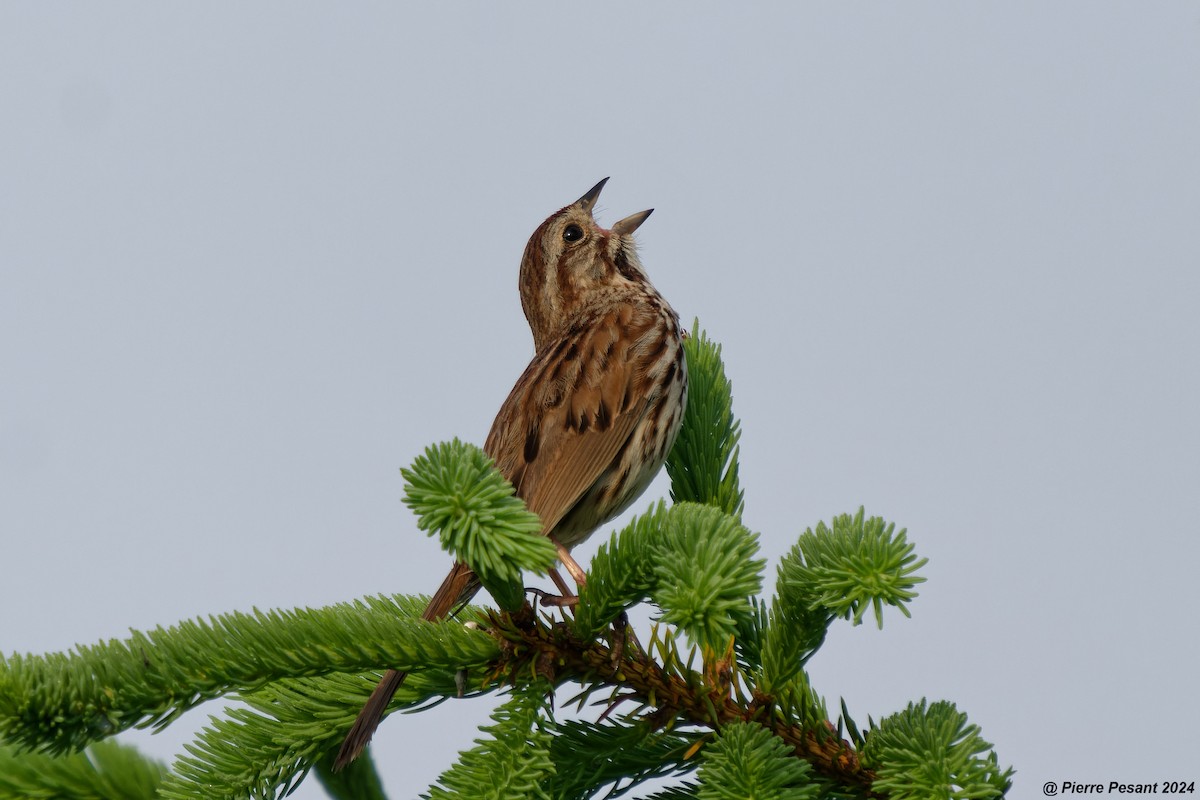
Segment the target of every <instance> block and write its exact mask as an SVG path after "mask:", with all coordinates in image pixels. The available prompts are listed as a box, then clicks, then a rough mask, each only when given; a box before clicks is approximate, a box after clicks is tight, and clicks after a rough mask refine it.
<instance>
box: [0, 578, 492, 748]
mask: <svg viewBox="0 0 1200 800" xmlns="http://www.w3.org/2000/svg"><path fill="white" fill-rule="evenodd" d="M425 602H426V601H425V599H424V598H420V597H417V598H412V597H396V598H385V597H377V598H368V599H367V600H365V601H362V602H359V603H355V604H353V605H351V604H339V605H335V606H331V607H328V608H322V609H294V610H292V611H270V612H262V611H254V612H253V613H251V614H244V613H231V614H222V615H219V616H214V617H210V618H208V619H207V620H205V619H197V620H187V621H185V622H182V623H180V624H178V625H175V626H172V627H170V628H162V627H159V628H156V629H154V630H153V631H149V632H141V631H133V632H132V635H131V636H130V637H129V638H128V639H124V640H115V639H114V640H111V641H108V642H102V643H100V644H96V645H90V646H79V647H76V648H75V650H74V651H73V652H70V653H50V654H48V655H44V656H33V655H20V654H17V655H13V656H10V657H8V658H7V659H4V660H3V661H0V738H2V739H3V740H4V741H7V742H9V743H10V744H16V745H19V746H22V747H25V748H28V749H34V750H39V751H43V752H47V753H51V754H59V753H66V752H70V751H73V750H78V749H81V748H82V747H84V746H86V745H88V744H90V743H92V742H95V741H99V740H101V739H104V738H106V737H108V736H111V735H113V734H116V733H118V732H120V731H122V730H127V729H129V728H133V727H137V728H145V727H149V726H155V727H159V728H161V727H164V726H166V725H167V724H169V723H170V722H171V721H172V720H174V719H176V718H177V717H178V716H179V715H181V714H182V713H183V712H184V711H186V710H188V709H190V708H193V707H195V706H196V705H199V704H200V703H202V702H204V701H206V700H210V699H213V698H216V697H220V696H221V695H224V694H226V693H228V692H230V691H233V690H241V691H252V690H254V689H257V688H261V687H263V686H266V685H267V684H269V683H271V682H273V681H278V680H280V679H283V678H294V677H302V676H313V675H323V674H327V673H331V672H357V671H360V670H364V669H370V668H372V667H375V666H376V665H378V664H392V665H395V666H396V667H397V668H400V669H418V668H422V667H430V666H434V667H436V666H442V667H445V668H449V669H458V668H459V667H466V666H473V665H478V664H483V663H486V662H488V661H489V660H491V659H493V658H494V657H495V656H496V654H497V649H496V645H495V643H494V642H492V641H491V640H490V639H489V638H488V637H487V636H486V635H484V634H482V633H480V632H478V631H473V630H469V629H466V628H464V627H463V626H461V625H428V624H426V623H424V622H422V621H421V620H420V619H419V616H420V612H421V609H422V608H424V605H425Z"/></svg>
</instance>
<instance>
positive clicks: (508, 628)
mask: <svg viewBox="0 0 1200 800" xmlns="http://www.w3.org/2000/svg"><path fill="white" fill-rule="evenodd" d="M493 621H494V623H495V624H494V626H493V634H494V635H496V636H497V638H499V639H500V640H501V644H502V646H503V655H502V656H501V658H500V660H499V662H497V664H496V665H495V672H494V674H498V675H505V676H508V678H509V679H510V680H516V679H519V678H527V677H528V676H529V674H530V669H531V667H532V669H533V671H534V672H535V673H536V674H537V675H539V676H541V677H545V678H548V679H549V680H551V681H552V682H553V683H555V684H559V683H563V682H565V681H568V680H579V681H582V682H588V683H591V684H592V685H593V686H614V687H620V688H621V689H623V690H624V691H625V693H624V694H623V696H622V699H625V700H629V699H631V700H636V701H638V702H641V703H642V704H644V705H646V706H648V707H651V708H653V709H654V711H653V712H651V714H650V716H649V719H650V720H651V722H652V724H655V725H656V726H662V725H666V724H669V723H671V722H673V721H676V720H681V721H683V722H685V723H690V724H695V725H702V726H706V727H709V728H712V729H714V730H715V729H719V728H720V727H722V726H723V725H727V724H729V723H732V722H754V723H757V724H759V725H762V726H763V727H765V728H767V729H768V730H770V731H771V732H772V733H774V734H775V735H776V736H778V737H779V738H781V739H783V740H784V741H785V742H787V744H788V745H790V746H791V747H792V749H793V750H794V751H795V753H796V755H797V756H799V757H800V758H803V759H804V760H805V761H807V762H808V763H809V764H811V765H812V767H813V769H814V770H815V771H816V772H817V773H818V774H819V775H821V776H822V777H824V778H826V779H828V780H831V781H834V782H836V783H837V784H839V785H840V786H842V787H844V788H846V789H850V790H853V791H855V792H858V793H860V794H861V795H862V796H863V797H867V798H884V797H886V795H885V794H883V793H880V792H878V791H875V790H874V789H872V784H873V783H874V780H875V774H874V773H873V772H872V771H870V770H868V769H866V768H864V767H863V766H862V764H861V763H860V762H859V759H858V754H857V753H856V752H855V750H854V748H853V747H852V746H851V745H850V743H849V742H847V741H844V740H843V739H840V738H839V737H838V736H837V734H836V732H835V731H834V730H833V729H832V727H831V726H830V728H829V729H828V730H826V729H821V730H807V729H805V728H803V727H801V726H799V725H795V724H790V723H788V722H787V721H785V720H783V719H782V718H780V717H779V716H778V715H775V714H771V713H769V712H770V709H771V706H772V704H773V698H771V697H769V696H767V695H764V694H762V693H760V692H757V691H755V692H754V693H753V695H752V697H751V699H750V701H749V702H745V703H739V702H737V701H736V700H734V698H733V697H732V696H731V693H730V690H729V689H730V686H729V682H728V681H727V680H724V679H721V680H717V681H716V682H715V683H714V682H713V681H711V680H706V679H705V678H704V677H703V676H702V675H700V674H698V673H695V672H687V673H683V674H676V673H673V672H670V671H668V670H667V669H665V668H664V667H663V666H662V665H660V664H658V663H657V662H655V661H654V659H652V658H651V657H650V656H648V655H647V654H646V653H645V652H644V651H641V650H640V648H639V649H638V650H632V649H627V652H626V653H625V654H624V658H623V659H621V660H620V661H619V664H618V668H617V670H616V671H615V672H614V670H613V665H614V663H616V662H614V655H615V654H614V652H613V649H612V648H611V647H608V646H605V645H604V644H601V643H600V642H583V641H580V640H579V639H577V638H576V637H575V636H574V634H573V633H572V631H571V629H570V627H569V626H568V625H566V624H563V623H555V624H546V623H545V622H544V621H542V620H538V619H536V618H535V617H534V615H533V614H532V613H530V614H517V615H515V616H513V617H508V616H504V617H494V618H493ZM727 666H728V665H726V668H725V669H722V668H720V667H719V666H718V667H716V668H714V669H713V670H712V671H713V673H714V675H716V676H718V677H720V676H722V675H725V674H726V673H727V671H728V670H727Z"/></svg>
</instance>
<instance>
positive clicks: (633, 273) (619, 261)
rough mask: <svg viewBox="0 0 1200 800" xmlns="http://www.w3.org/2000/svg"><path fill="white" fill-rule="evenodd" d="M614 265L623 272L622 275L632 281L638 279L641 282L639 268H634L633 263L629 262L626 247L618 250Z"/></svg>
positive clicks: (618, 270)
mask: <svg viewBox="0 0 1200 800" xmlns="http://www.w3.org/2000/svg"><path fill="white" fill-rule="evenodd" d="M614 265H615V266H616V268H617V272H619V273H621V276H622V277H624V278H626V279H628V280H631V281H638V282H639V283H640V282H641V280H642V276H641V275H639V274H638V273H637V270H635V269H634V268H633V264H631V263H630V262H629V256H628V254H626V252H625V248H624V247H622V248H620V249H618V250H617V257H616V259H615V261H614Z"/></svg>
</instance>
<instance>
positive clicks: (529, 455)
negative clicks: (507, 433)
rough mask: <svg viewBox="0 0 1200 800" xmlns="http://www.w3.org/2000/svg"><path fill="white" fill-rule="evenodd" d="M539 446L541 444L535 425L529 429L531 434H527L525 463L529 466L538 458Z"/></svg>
mask: <svg viewBox="0 0 1200 800" xmlns="http://www.w3.org/2000/svg"><path fill="white" fill-rule="evenodd" d="M539 444H541V443H540V442H539V441H538V429H537V425H536V424H535V425H534V426H533V427H531V428H530V429H529V433H527V434H525V463H527V464H528V463H530V462H532V461H533V460H534V459H535V458H537V454H538V445H539Z"/></svg>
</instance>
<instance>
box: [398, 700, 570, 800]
mask: <svg viewBox="0 0 1200 800" xmlns="http://www.w3.org/2000/svg"><path fill="white" fill-rule="evenodd" d="M549 688H550V687H549V685H548V684H547V683H545V682H543V681H539V680H535V681H533V682H531V683H528V684H525V685H523V686H520V687H518V688H517V689H515V690H514V691H513V695H512V697H511V698H510V699H509V701H508V702H506V703H505V704H504V705H502V706H500V708H498V709H496V711H495V712H494V713H493V714H492V720H493V721H494V723H495V724H494V725H490V726H487V727H485V728H483V729H482V730H483V732H484V733H485V734H487V735H488V736H487V738H484V739H476V740H475V742H476V744H477V745H478V746H477V747H475V748H473V749H471V750H468V751H466V752H464V753H462V754H460V756H459V760H458V762H457V763H456V764H455V765H454V766H453V767H451V768H450V769H448V770H447V771H446V772H444V773H442V775H441V777H439V778H438V780H437V783H436V784H435V785H433V786H431V787H430V788H429V790H428V792H426V793H425V794H423V795H422V797H424V798H427V800H453V799H454V798H463V797H471V798H483V800H508V798H512V797H529V798H537V799H538V800H551V795H550V794H549V793H548V792H547V791H546V788H545V784H546V782H547V781H549V780H551V779H552V778H553V777H554V774H555V768H554V760H553V759H552V758H551V757H550V744H551V735H550V733H549V732H548V731H547V729H546V727H547V726H546V720H545V718H544V716H543V713H544V710H545V702H546V693H547V691H548V690H549Z"/></svg>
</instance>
